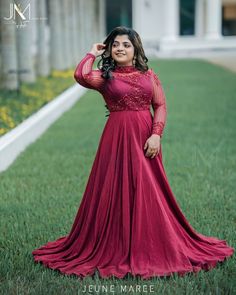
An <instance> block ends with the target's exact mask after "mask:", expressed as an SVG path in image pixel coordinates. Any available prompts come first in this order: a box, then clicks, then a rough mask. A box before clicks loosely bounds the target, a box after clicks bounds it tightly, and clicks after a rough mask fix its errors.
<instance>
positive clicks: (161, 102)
mask: <svg viewBox="0 0 236 295" xmlns="http://www.w3.org/2000/svg"><path fill="white" fill-rule="evenodd" d="M151 72H152V75H151V78H152V85H153V95H152V108H153V111H154V115H153V123H152V134H158V135H160V137H162V135H163V131H164V127H165V123H166V116H167V107H166V97H165V93H164V90H163V88H162V84H161V81H160V80H159V78H158V76H157V75H156V74H155V73H154V71H153V70H151Z"/></svg>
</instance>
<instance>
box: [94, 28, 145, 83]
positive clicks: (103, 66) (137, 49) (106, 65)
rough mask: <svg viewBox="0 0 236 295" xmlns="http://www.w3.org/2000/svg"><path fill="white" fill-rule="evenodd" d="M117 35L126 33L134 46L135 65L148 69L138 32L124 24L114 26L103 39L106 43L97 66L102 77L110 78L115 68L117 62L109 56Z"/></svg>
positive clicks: (138, 67)
mask: <svg viewBox="0 0 236 295" xmlns="http://www.w3.org/2000/svg"><path fill="white" fill-rule="evenodd" d="M118 35H128V38H129V40H130V41H131V43H132V44H133V46H134V56H135V57H136V62H135V67H136V68H137V69H138V70H140V71H142V72H145V71H147V70H148V65H147V62H148V58H147V57H146V55H145V53H144V49H143V45H142V41H141V38H140V36H139V34H138V33H137V32H136V31H135V30H133V29H131V28H127V27H124V26H119V27H116V28H114V29H113V30H112V31H111V32H110V33H109V34H108V36H107V37H106V39H105V40H104V41H103V44H105V45H106V47H105V48H106V49H105V51H104V52H103V53H102V55H101V59H100V60H99V62H98V65H97V67H98V68H99V69H100V70H101V71H102V75H101V76H102V77H103V78H105V79H112V78H113V76H112V71H113V70H115V68H116V66H117V64H116V61H115V60H114V59H113V58H112V56H111V51H112V44H113V42H114V40H115V38H116V36H118Z"/></svg>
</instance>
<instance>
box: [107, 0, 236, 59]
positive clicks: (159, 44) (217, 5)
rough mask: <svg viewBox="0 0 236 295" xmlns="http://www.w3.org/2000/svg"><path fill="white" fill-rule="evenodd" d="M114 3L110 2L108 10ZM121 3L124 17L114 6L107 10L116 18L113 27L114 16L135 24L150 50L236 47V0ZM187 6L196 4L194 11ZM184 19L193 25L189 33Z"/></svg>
mask: <svg viewBox="0 0 236 295" xmlns="http://www.w3.org/2000/svg"><path fill="white" fill-rule="evenodd" d="M114 2H116V1H114ZM114 2H113V3H114ZM111 3H112V1H111V0H107V1H106V5H107V6H108V7H107V8H108V9H109V6H112V5H114V4H111ZM119 5H120V7H121V8H120V10H119V9H117V7H116V8H115V11H116V13H118V14H120V17H115V18H114V17H113V15H111V13H110V12H111V8H112V7H110V11H109V10H107V15H106V18H107V24H109V22H110V17H113V22H112V24H111V25H112V26H114V25H115V23H114V19H116V20H117V23H116V25H126V26H132V27H133V28H134V29H135V30H136V31H137V32H138V33H139V34H140V36H141V38H142V40H143V43H144V47H145V48H146V49H152V50H157V51H159V52H162V53H164V54H170V55H174V54H176V55H178V54H181V53H184V52H185V53H186V52H190V51H202V50H204V51H205V50H221V49H227V50H229V49H236V0H186V1H185V0H133V1H132V0H123V1H122V0H121V1H119ZM184 5H187V6H190V8H191V5H192V11H188V10H187V9H186V7H185V6H184ZM113 11H114V10H113ZM113 13H114V12H113ZM184 18H185V19H186V20H188V19H189V28H190V27H192V30H191V28H190V30H189V33H188V32H187V30H186V32H184V28H183V25H184ZM110 27H111V26H110ZM185 27H188V23H187V24H185ZM185 29H186V28H185ZM108 31H109V25H107V32H108Z"/></svg>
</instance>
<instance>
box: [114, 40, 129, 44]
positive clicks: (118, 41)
mask: <svg viewBox="0 0 236 295" xmlns="http://www.w3.org/2000/svg"><path fill="white" fill-rule="evenodd" d="M115 42H116V43H120V42H119V41H114V43H115ZM123 43H128V44H130V42H129V41H124V42H123Z"/></svg>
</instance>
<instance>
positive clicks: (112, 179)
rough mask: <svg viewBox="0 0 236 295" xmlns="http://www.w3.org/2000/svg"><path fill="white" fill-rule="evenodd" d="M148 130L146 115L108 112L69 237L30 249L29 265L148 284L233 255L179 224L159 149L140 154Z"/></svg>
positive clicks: (225, 247)
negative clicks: (135, 278) (153, 153)
mask: <svg viewBox="0 0 236 295" xmlns="http://www.w3.org/2000/svg"><path fill="white" fill-rule="evenodd" d="M151 128H152V114H151V112H150V110H142V111H117V112H111V113H110V116H109V117H108V120H107V122H106V124H105V127H104V130H103V133H102V136H101V138H100V142H99V145H98V149H97V153H96V156H95V159H94V162H93V165H92V169H91V172H90V175H89V179H88V182H87V185H86V189H85V192H84V195H83V198H82V200H81V203H80V206H79V209H78V212H77V214H76V216H75V220H74V223H73V225H72V228H71V230H70V232H69V234H68V235H66V236H62V237H60V238H58V239H57V240H55V241H50V242H48V243H46V244H45V245H43V246H41V247H40V248H38V249H35V250H34V251H33V252H32V254H33V257H34V261H35V262H42V264H43V265H44V266H46V267H49V268H51V269H56V270H59V271H60V272H61V273H63V274H67V275H70V274H75V275H77V276H78V277H80V278H83V277H85V276H88V275H93V274H94V273H95V272H96V271H98V274H99V275H100V277H102V278H108V277H112V276H115V277H117V278H124V277H125V276H126V275H127V274H128V273H130V274H131V275H133V276H140V277H141V278H143V279H149V278H151V277H155V276H170V275H172V274H174V273H177V274H178V275H181V276H182V275H184V274H186V273H191V272H194V273H196V272H198V271H200V270H201V269H203V270H209V269H210V268H213V267H215V266H216V264H217V262H218V261H223V260H225V259H226V257H228V256H231V255H232V254H233V253H234V248H232V247H230V246H229V245H227V243H226V240H219V239H217V238H216V237H207V236H204V235H202V234H200V233H197V232H196V231H195V230H194V229H193V228H192V227H191V225H190V224H189V223H188V221H187V220H186V218H185V216H184V215H183V213H182V211H181V209H180V208H179V206H178V204H177V202H176V199H175V196H174V195H173V192H172V191H171V188H170V185H169V183H168V180H167V176H166V173H165V170H164V167H163V163H162V149H160V151H159V154H158V155H157V156H156V157H155V158H153V159H151V158H149V157H145V152H144V149H143V147H144V144H145V141H146V140H147V138H148V137H149V136H150V135H151Z"/></svg>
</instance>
